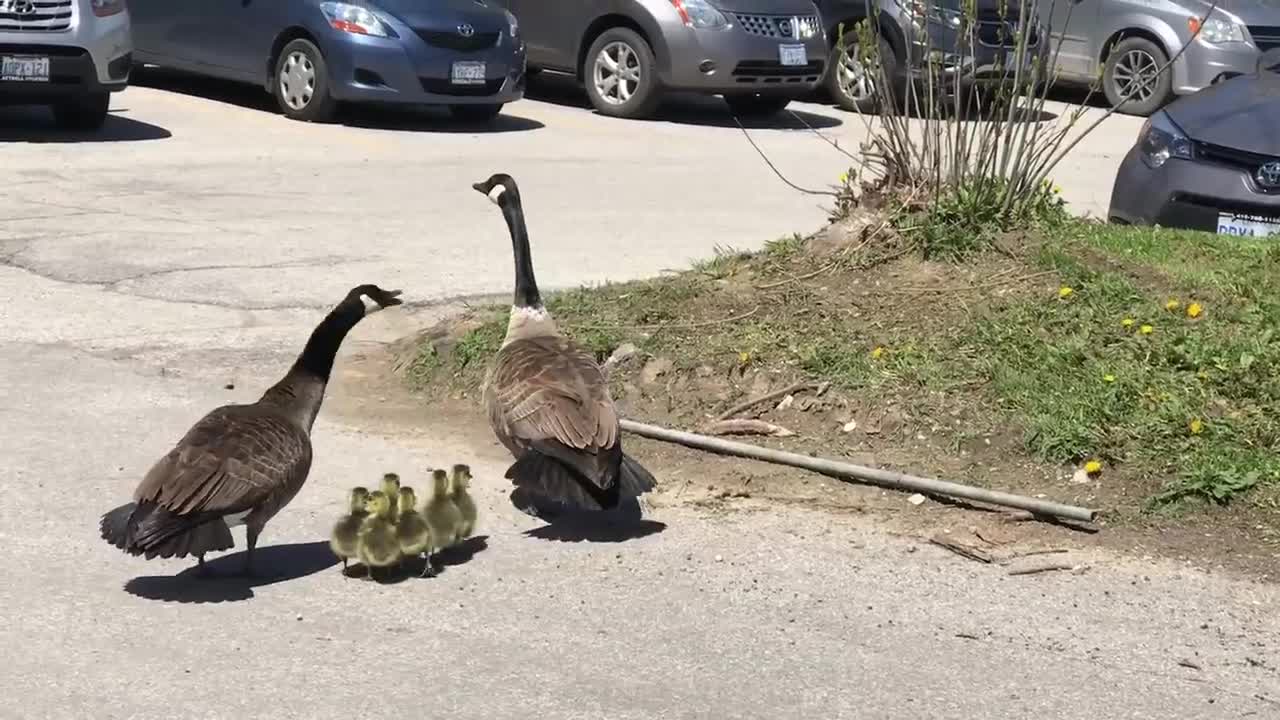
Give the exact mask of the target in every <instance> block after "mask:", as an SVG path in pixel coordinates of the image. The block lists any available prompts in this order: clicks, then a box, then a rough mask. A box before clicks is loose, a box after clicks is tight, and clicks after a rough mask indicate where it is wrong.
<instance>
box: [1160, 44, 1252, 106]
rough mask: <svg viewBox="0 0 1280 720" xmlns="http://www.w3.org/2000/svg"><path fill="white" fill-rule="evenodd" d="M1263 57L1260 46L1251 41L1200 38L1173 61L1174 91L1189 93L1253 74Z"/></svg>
mask: <svg viewBox="0 0 1280 720" xmlns="http://www.w3.org/2000/svg"><path fill="white" fill-rule="evenodd" d="M1260 56H1261V53H1259V52H1258V49H1257V48H1255V47H1254V46H1252V45H1250V44H1248V43H1242V42H1232V43H1222V44H1218V45H1215V44H1213V43H1208V42H1205V41H1204V40H1196V41H1194V42H1192V43H1191V44H1190V45H1188V46H1187V49H1186V52H1184V53H1182V56H1181V57H1179V58H1178V60H1177V62H1175V63H1174V64H1173V91H1174V93H1176V94H1178V95H1188V94H1190V93H1193V92H1196V91H1198V90H1203V89H1204V88H1206V87H1209V86H1210V85H1212V84H1214V83H1215V82H1218V81H1220V80H1229V79H1230V78H1232V77H1235V76H1236V75H1250V74H1252V73H1254V72H1256V71H1257V69H1258V58H1259V57H1260Z"/></svg>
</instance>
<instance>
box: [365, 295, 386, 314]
mask: <svg viewBox="0 0 1280 720" xmlns="http://www.w3.org/2000/svg"><path fill="white" fill-rule="evenodd" d="M360 302H362V303H364V314H365V315H368V314H370V313H376V312H378V311H379V310H381V309H382V306H381V305H379V304H378V303H376V302H374V301H373V298H371V297H369V296H368V295H361V296H360Z"/></svg>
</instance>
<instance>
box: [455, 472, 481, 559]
mask: <svg viewBox="0 0 1280 720" xmlns="http://www.w3.org/2000/svg"><path fill="white" fill-rule="evenodd" d="M470 481H471V468H470V467H468V466H466V465H463V464H461V463H459V464H457V465H454V466H453V469H452V472H451V473H450V477H449V497H450V499H452V500H453V504H454V506H455V507H457V508H458V515H459V520H458V538H457V540H458V542H461V541H463V540H465V539H467V538H469V537H471V533H472V532H473V531H475V529H476V501H475V500H474V499H472V497H471V493H469V492H467V486H468V484H469V483H470Z"/></svg>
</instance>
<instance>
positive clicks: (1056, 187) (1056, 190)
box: [1053, 185, 1062, 195]
mask: <svg viewBox="0 0 1280 720" xmlns="http://www.w3.org/2000/svg"><path fill="white" fill-rule="evenodd" d="M1053 194H1054V195H1061V194H1062V186H1061V185H1054V186H1053Z"/></svg>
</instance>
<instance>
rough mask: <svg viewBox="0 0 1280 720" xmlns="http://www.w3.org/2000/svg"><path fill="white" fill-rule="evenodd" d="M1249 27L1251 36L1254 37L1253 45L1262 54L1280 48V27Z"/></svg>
mask: <svg viewBox="0 0 1280 720" xmlns="http://www.w3.org/2000/svg"><path fill="white" fill-rule="evenodd" d="M1248 27H1249V35H1251V36H1253V43H1254V44H1255V45H1257V46H1258V49H1259V50H1261V51H1262V52H1266V51H1268V50H1274V49H1276V48H1278V47H1280V27H1278V26H1275V25H1250V26H1248Z"/></svg>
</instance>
